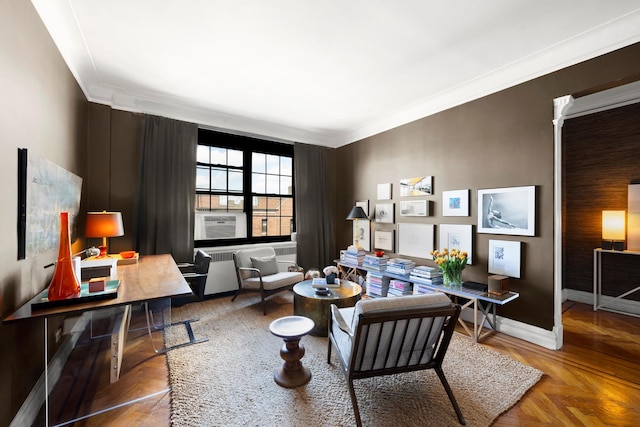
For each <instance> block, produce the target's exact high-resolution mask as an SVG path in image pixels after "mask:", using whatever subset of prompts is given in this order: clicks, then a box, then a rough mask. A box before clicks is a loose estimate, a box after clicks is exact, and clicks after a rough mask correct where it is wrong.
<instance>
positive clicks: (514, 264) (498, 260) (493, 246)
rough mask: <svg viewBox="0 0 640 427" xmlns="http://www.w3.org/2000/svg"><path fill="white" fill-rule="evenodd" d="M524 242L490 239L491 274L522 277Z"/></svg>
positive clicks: (489, 269)
mask: <svg viewBox="0 0 640 427" xmlns="http://www.w3.org/2000/svg"><path fill="white" fill-rule="evenodd" d="M521 252H522V242H517V241H510V240H492V239H490V240H489V268H488V271H489V273H491V274H501V275H504V276H509V277H515V278H518V279H519V278H520V274H521V270H520V257H521Z"/></svg>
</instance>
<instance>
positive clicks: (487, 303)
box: [334, 260, 520, 342]
mask: <svg viewBox="0 0 640 427" xmlns="http://www.w3.org/2000/svg"><path fill="white" fill-rule="evenodd" d="M334 262H335V263H336V265H337V266H338V271H339V272H340V274H341V275H342V277H344V278H346V279H347V280H351V281H354V282H356V283H357V281H358V277H362V278H364V277H365V276H366V273H367V272H368V271H374V272H376V273H380V274H382V275H383V276H385V277H390V278H393V279H399V280H404V281H407V282H410V283H414V284H415V283H417V284H419V285H421V286H423V287H427V288H429V289H431V290H433V291H434V292H436V291H437V292H443V293H445V294H447V295H450V296H452V297H453V299H454V301H456V302H458V303H460V305H461V307H462V308H463V309H464V308H467V307H469V308H471V309H472V310H473V329H470V328H469V326H468V325H467V324H466V323H465V321H464V320H463V319H462V318H458V322H459V323H460V325H462V327H463V328H464V330H465V331H466V332H467V334H469V336H470V337H472V338H473V339H474V340H475V341H476V342H478V341H480V340H481V339H482V338H484V337H485V336H487V335H488V334H489V333H491V332H492V331H494V330H495V329H496V318H497V316H496V307H497V306H499V305H505V304H507V303H509V302H511V301H513V300H515V299H516V298H518V297H519V296H520V294H519V293H517V292H508V293H506V294H503V295H494V294H489V293H488V292H484V291H477V290H475V289H469V288H466V287H464V286H463V287H461V288H447V287H444V286H440V285H434V284H430V283H425V282H422V281H420V280H416V279H412V278H410V277H409V276H408V275H406V276H403V275H401V274H393V273H389V272H386V271H384V270H383V271H378V270H374V269H369V268H367V267H364V266H362V265H354V264H349V263H345V262H343V261H340V260H335V261H334ZM460 299H464V300H466V301H459V300H460ZM485 320H486V321H487V322H488V323H489V326H490V327H491V329H490V330H489V331H487V332H485V333H484V334H483V333H482V328H483V327H484V323H485Z"/></svg>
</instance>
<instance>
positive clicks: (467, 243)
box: [438, 224, 473, 264]
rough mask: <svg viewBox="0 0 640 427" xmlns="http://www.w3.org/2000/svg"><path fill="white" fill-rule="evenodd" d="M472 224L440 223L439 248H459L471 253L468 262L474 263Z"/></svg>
mask: <svg viewBox="0 0 640 427" xmlns="http://www.w3.org/2000/svg"><path fill="white" fill-rule="evenodd" d="M472 227H473V226H472V225H468V224H440V226H439V228H440V237H439V240H438V249H440V250H442V249H444V248H447V249H449V250H451V249H459V250H462V251H465V252H467V253H468V254H469V256H468V257H467V264H473V250H472V249H473V244H472V236H473V234H472Z"/></svg>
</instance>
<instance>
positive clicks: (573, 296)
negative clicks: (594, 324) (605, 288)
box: [562, 289, 640, 316]
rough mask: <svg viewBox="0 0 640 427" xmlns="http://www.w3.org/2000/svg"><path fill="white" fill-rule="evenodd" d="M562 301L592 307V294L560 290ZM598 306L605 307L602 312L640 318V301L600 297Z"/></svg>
mask: <svg viewBox="0 0 640 427" xmlns="http://www.w3.org/2000/svg"><path fill="white" fill-rule="evenodd" d="M562 297H563V301H575V302H581V303H583V304H589V305H591V306H593V293H592V292H584V291H577V290H575V289H563V290H562ZM600 305H601V306H603V305H604V306H606V308H602V310H606V309H610V310H613V311H616V312H621V313H623V314H624V313H627V314H630V315H632V316H640V301H632V300H628V299H621V298H614V297H610V296H606V295H602V297H601V299H600Z"/></svg>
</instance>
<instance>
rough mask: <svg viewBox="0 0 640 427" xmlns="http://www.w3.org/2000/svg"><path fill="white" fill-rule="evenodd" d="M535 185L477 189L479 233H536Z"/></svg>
mask: <svg viewBox="0 0 640 427" xmlns="http://www.w3.org/2000/svg"><path fill="white" fill-rule="evenodd" d="M535 224H536V187H535V186H534V185H530V186H525V187H507V188H490V189H482V190H478V233H489V234H511V235H520V236H535Z"/></svg>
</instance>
